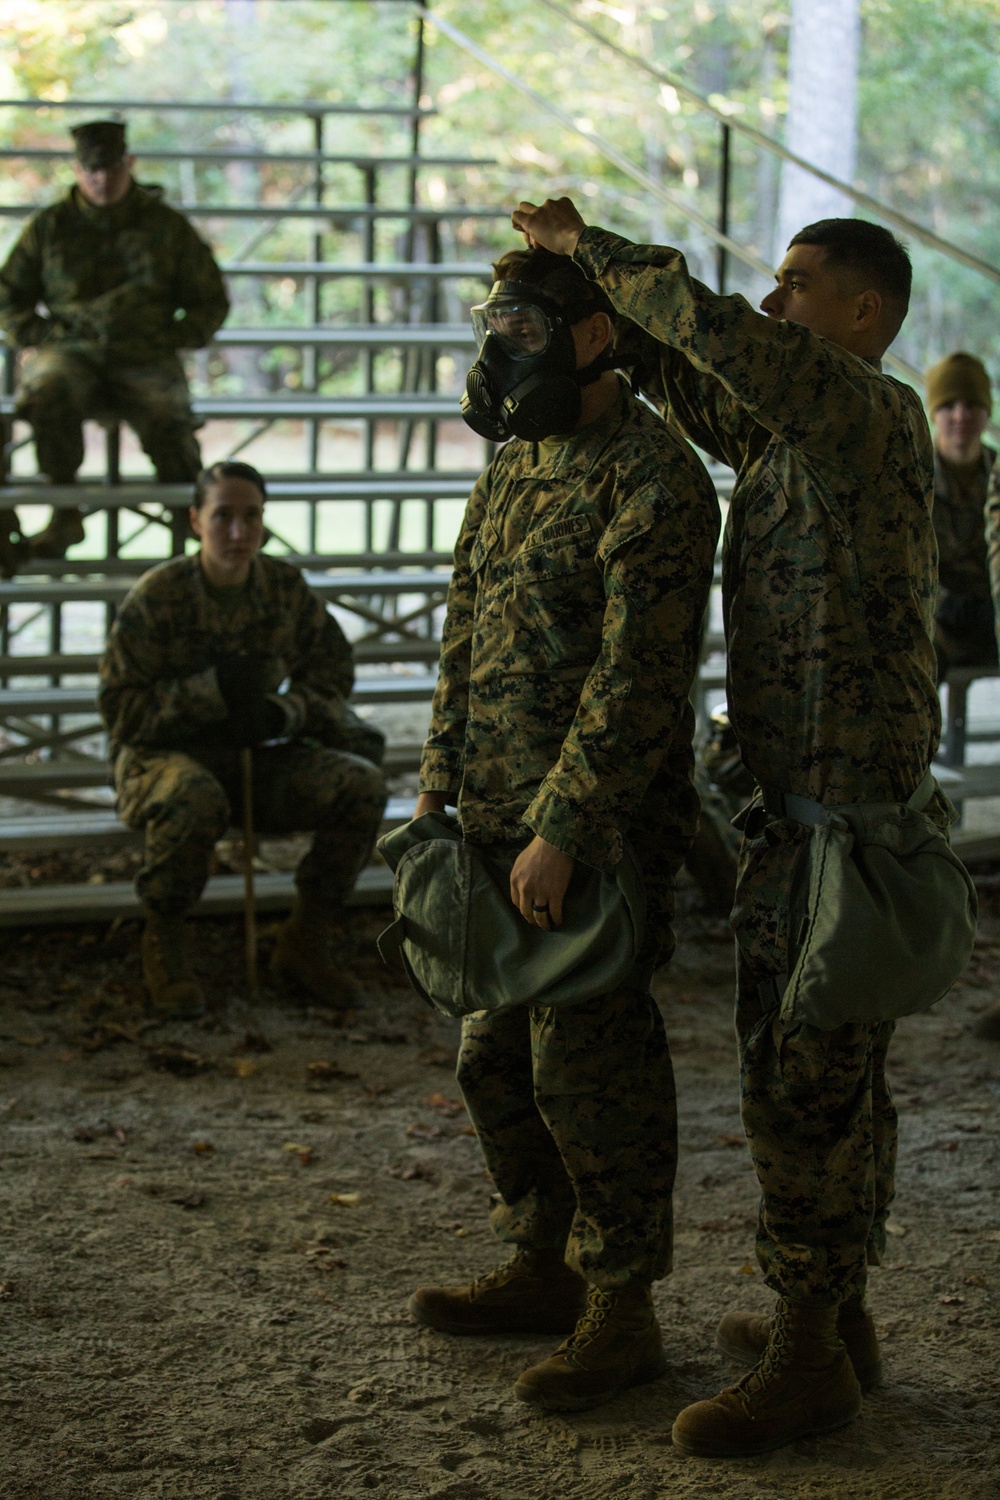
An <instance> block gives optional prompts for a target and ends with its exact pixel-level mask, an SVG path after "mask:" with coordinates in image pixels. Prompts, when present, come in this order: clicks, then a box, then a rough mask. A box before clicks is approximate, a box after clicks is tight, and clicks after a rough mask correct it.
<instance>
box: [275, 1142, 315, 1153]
mask: <svg viewBox="0 0 1000 1500" xmlns="http://www.w3.org/2000/svg"><path fill="white" fill-rule="evenodd" d="M281 1149H282V1151H296V1152H302V1151H311V1150H312V1147H311V1146H303V1145H300V1143H299V1142H298V1141H285V1143H284V1145H283V1146H282V1148H281Z"/></svg>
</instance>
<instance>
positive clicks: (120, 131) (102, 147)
mask: <svg viewBox="0 0 1000 1500" xmlns="http://www.w3.org/2000/svg"><path fill="white" fill-rule="evenodd" d="M70 134H71V135H72V137H73V140H74V143H75V146H76V151H75V155H76V159H77V161H78V162H79V163H80V165H81V166H82V167H84V168H85V169H86V171H88V172H99V171H101V169H102V168H104V167H115V166H117V165H118V163H119V162H120V161H121V160H122V158H123V157H124V156H125V154H126V152H127V150H128V146H127V145H126V142H125V122H124V120H87V121H86V123H85V124H83V125H74V126H73V129H72V130H71V132H70Z"/></svg>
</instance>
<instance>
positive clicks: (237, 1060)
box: [232, 1057, 260, 1078]
mask: <svg viewBox="0 0 1000 1500" xmlns="http://www.w3.org/2000/svg"><path fill="white" fill-rule="evenodd" d="M232 1068H233V1076H234V1077H235V1078H253V1076H254V1074H255V1073H259V1072H260V1064H259V1063H256V1062H254V1060H253V1058H252V1057H234V1058H233V1060H232Z"/></svg>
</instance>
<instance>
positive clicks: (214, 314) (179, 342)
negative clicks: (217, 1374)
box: [173, 219, 229, 349]
mask: <svg viewBox="0 0 1000 1500" xmlns="http://www.w3.org/2000/svg"><path fill="white" fill-rule="evenodd" d="M174 301H175V304H176V306H177V307H178V308H179V309H181V311H182V312H183V314H184V316H183V317H181V318H178V319H177V320H176V321H175V323H174V326H173V334H174V339H175V343H176V347H177V348H178V349H201V348H203V347H204V345H205V344H207V343H208V341H209V339H210V338H211V337H212V335H213V333H215V332H216V331H217V330H218V329H219V328H221V327H222V325H223V323H224V322H225V321H226V315H227V313H228V312H229V296H228V294H227V292H226V284H225V282H224V281H223V279H222V272H221V271H220V270H219V267H218V266H217V265H216V262H215V256H214V255H213V254H212V251H211V250H210V248H209V247H208V245H206V243H205V241H204V240H203V239H202V238H201V236H200V235H198V234H196V233H195V231H194V229H193V228H192V227H191V225H190V224H189V223H188V222H187V220H186V219H181V221H180V230H179V234H178V245H177V260H176V268H175V271H174Z"/></svg>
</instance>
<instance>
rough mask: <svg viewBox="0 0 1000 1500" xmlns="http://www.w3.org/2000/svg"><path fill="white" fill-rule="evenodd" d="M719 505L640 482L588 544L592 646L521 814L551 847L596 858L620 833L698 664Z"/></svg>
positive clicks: (593, 861) (606, 853)
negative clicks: (556, 745)
mask: <svg viewBox="0 0 1000 1500" xmlns="http://www.w3.org/2000/svg"><path fill="white" fill-rule="evenodd" d="M718 527H719V513H718V507H717V505H716V504H715V502H714V497H713V496H712V495H711V493H710V492H709V491H706V490H703V489H701V488H700V487H698V486H696V485H694V484H689V483H684V482H683V476H681V482H680V483H678V485H677V487H676V489H675V490H671V489H669V488H668V484H667V482H654V481H650V482H648V483H646V484H644V485H643V486H641V487H640V488H639V489H638V490H636V491H635V492H634V493H633V494H631V495H630V496H629V497H628V499H627V500H626V501H625V503H624V504H623V505H622V506H621V507H620V509H618V510H617V511H616V513H615V515H614V516H613V518H612V521H611V523H610V525H609V526H608V527H607V528H606V529H605V531H604V534H603V536H602V538H601V542H600V545H599V547H598V551H597V561H598V564H599V566H601V567H602V569H603V573H604V593H605V598H606V601H607V602H606V606H605V614H604V626H603V632H602V643H601V651H600V655H599V656H598V658H597V660H596V661H595V663H594V665H593V667H592V668H591V670H590V672H589V674H588V676H587V679H586V682H585V683H584V686H583V690H582V692H581V694H580V706H579V709H578V710H577V713H576V716H575V718H574V721H573V724H572V726H571V728H570V731H569V734H568V735H567V736H566V739H565V741H564V742H563V747H562V752H561V754H560V756H559V759H558V761H557V762H556V764H555V766H554V767H553V769H552V770H551V771H550V772H549V774H548V775H547V776H546V777H545V780H544V781H543V782H542V784H541V787H540V788H539V791H538V794H537V795H536V797H535V798H534V801H533V802H532V803H531V805H530V806H529V808H528V810H527V812H526V813H525V814H524V822H525V823H527V824H528V826H529V827H530V828H531V829H533V831H534V832H535V833H537V834H540V835H541V837H542V838H544V839H545V840H546V841H547V842H548V843H550V844H554V845H555V847H556V848H557V849H562V850H563V852H564V853H566V854H571V855H572V856H573V857H574V859H580V860H582V861H583V862H584V863H585V864H588V865H593V866H595V867H596V868H597V869H603V870H610V869H613V868H614V866H615V865H616V864H617V863H618V861H619V860H620V858H621V850H622V834H623V830H625V829H627V827H628V826H629V824H630V823H631V822H632V821H634V818H635V814H636V810H637V808H638V806H639V803H640V801H641V799H642V797H643V794H644V793H645V791H646V789H647V787H648V786H649V783H650V781H651V780H652V778H653V776H654V775H655V773H656V771H657V769H658V768H659V767H660V765H661V764H662V762H663V758H664V755H665V753H666V751H667V747H668V745H669V744H670V740H671V737H672V736H673V734H674V733H675V732H676V730H677V727H678V725H679V724H680V723H681V721H682V718H683V716H684V712H685V708H686V704H687V700H688V695H689V693H690V691H691V684H692V682H693V680H694V674H695V671H696V669H697V664H698V646H699V634H700V628H701V620H702V616H703V614H704V611H705V606H706V603H707V601H708V591H709V586H710V583H711V578H712V564H713V560H714V556H715V544H716V540H717V536H718Z"/></svg>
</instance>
